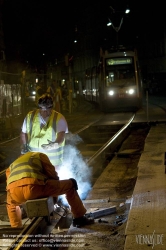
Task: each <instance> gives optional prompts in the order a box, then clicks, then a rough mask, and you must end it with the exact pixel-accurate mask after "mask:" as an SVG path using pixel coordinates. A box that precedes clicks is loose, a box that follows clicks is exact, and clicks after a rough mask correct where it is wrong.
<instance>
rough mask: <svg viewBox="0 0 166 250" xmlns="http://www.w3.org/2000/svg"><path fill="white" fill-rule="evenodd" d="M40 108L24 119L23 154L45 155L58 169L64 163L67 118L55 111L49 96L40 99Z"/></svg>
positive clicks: (21, 136)
mask: <svg viewBox="0 0 166 250" xmlns="http://www.w3.org/2000/svg"><path fill="white" fill-rule="evenodd" d="M38 108H39V109H36V110H33V111H30V112H29V113H28V114H27V115H26V117H25V119H24V122H23V125H22V132H21V135H20V141H21V148H22V150H21V154H25V153H26V152H28V151H33V152H41V153H45V154H47V156H48V157H49V159H50V161H51V163H52V164H53V165H54V166H55V167H56V168H57V169H58V167H60V166H61V165H62V163H63V152H64V146H65V133H68V125H67V122H66V119H65V117H64V116H63V115H62V114H61V113H58V112H57V111H55V110H53V99H52V97H51V96H50V95H49V94H44V95H42V96H41V97H40V98H39V100H38Z"/></svg>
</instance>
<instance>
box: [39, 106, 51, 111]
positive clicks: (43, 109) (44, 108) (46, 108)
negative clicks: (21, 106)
mask: <svg viewBox="0 0 166 250" xmlns="http://www.w3.org/2000/svg"><path fill="white" fill-rule="evenodd" d="M39 109H40V110H42V111H45V110H50V109H52V106H50V107H44V106H43V107H41V106H39Z"/></svg>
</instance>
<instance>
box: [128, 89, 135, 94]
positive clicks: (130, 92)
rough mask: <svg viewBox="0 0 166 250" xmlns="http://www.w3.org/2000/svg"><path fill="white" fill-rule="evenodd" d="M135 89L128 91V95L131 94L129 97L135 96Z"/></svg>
mask: <svg viewBox="0 0 166 250" xmlns="http://www.w3.org/2000/svg"><path fill="white" fill-rule="evenodd" d="M134 92H135V91H134V89H129V90H128V91H127V93H128V94H129V95H133V94H134Z"/></svg>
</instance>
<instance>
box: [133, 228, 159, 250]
mask: <svg viewBox="0 0 166 250" xmlns="http://www.w3.org/2000/svg"><path fill="white" fill-rule="evenodd" d="M163 237H164V235H163V234H155V230H154V232H153V233H152V234H137V235H136V242H137V244H139V245H148V246H152V249H153V248H154V247H155V246H157V245H163Z"/></svg>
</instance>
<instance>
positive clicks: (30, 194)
mask: <svg viewBox="0 0 166 250" xmlns="http://www.w3.org/2000/svg"><path fill="white" fill-rule="evenodd" d="M63 194H66V199H67V201H68V203H69V205H70V207H71V212H72V214H73V217H74V218H78V217H81V216H83V215H84V214H85V213H86V209H85V207H84V205H83V203H82V201H81V199H80V197H79V195H78V193H77V191H76V190H75V189H74V188H73V183H72V181H71V180H52V179H51V180H47V181H46V183H45V185H35V184H30V185H26V184H25V185H24V186H19V187H15V188H12V189H10V190H8V191H7V212H8V216H9V220H10V224H11V227H21V226H22V221H21V210H20V207H19V205H21V204H23V203H25V202H26V201H27V200H33V199H40V198H45V197H49V196H53V197H57V196H59V195H63Z"/></svg>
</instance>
